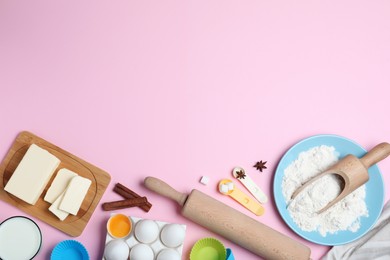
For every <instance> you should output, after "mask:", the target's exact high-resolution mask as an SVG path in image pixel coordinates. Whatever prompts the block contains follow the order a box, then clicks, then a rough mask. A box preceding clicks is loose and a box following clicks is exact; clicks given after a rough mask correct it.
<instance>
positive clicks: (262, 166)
mask: <svg viewBox="0 0 390 260" xmlns="http://www.w3.org/2000/svg"><path fill="white" fill-rule="evenodd" d="M266 163H267V161H265V162H263V161H260V162H256V164H255V165H253V167H255V168H256V169H257V170H259V171H261V172H263V169H267V167H266V166H265V164H266Z"/></svg>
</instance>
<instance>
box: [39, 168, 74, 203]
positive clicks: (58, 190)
mask: <svg viewBox="0 0 390 260" xmlns="http://www.w3.org/2000/svg"><path fill="white" fill-rule="evenodd" d="M75 176H77V173H75V172H72V171H71V170H68V169H66V168H62V169H60V170H59V171H58V173H57V175H56V177H55V178H54V180H53V182H52V184H51V185H50V188H49V189H48V190H47V192H46V195H45V197H44V200H45V201H47V202H49V203H54V201H55V200H56V199H57V198H58V196H60V195H61V194H62V193H64V191H65V190H66V187H68V184H69V182H70V180H71V179H72V178H73V177H75ZM58 205H59V203H58ZM58 205H57V207H58Z"/></svg>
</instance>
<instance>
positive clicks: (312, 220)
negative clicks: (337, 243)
mask: <svg viewBox="0 0 390 260" xmlns="http://www.w3.org/2000/svg"><path fill="white" fill-rule="evenodd" d="M337 161H338V154H337V152H336V151H335V148H334V147H333V146H326V145H321V146H316V147H313V148H311V149H309V150H307V151H304V152H301V153H300V154H299V155H298V158H297V159H296V160H295V161H293V162H292V163H291V164H290V165H289V166H288V167H287V168H286V169H285V170H284V176H283V182H282V191H283V196H284V198H285V201H286V203H287V205H288V208H287V209H288V211H289V213H290V215H291V217H292V219H293V220H294V222H295V223H296V224H297V226H298V227H299V228H301V229H302V230H304V231H309V232H310V231H318V232H319V233H320V234H321V235H322V236H326V235H327V234H328V233H329V234H334V233H336V232H337V231H344V230H349V231H352V232H356V231H357V230H358V229H359V228H360V217H367V216H368V210H367V206H366V203H365V196H366V190H365V185H363V186H361V187H360V188H358V189H357V190H355V191H354V192H353V193H351V194H350V195H348V196H347V197H345V198H344V199H343V200H341V201H340V202H339V203H336V204H335V205H334V206H333V207H331V208H329V209H328V210H327V211H325V212H323V213H322V214H318V213H317V212H318V211H319V210H320V209H322V208H323V207H324V206H326V205H327V204H328V203H329V202H331V201H332V200H333V199H334V198H336V197H337V196H338V195H339V194H340V192H341V188H342V181H341V180H340V178H339V177H338V176H337V175H335V174H331V175H326V176H324V177H321V178H320V179H319V180H317V181H315V182H314V183H312V184H311V185H309V186H308V187H307V188H305V189H304V190H303V191H302V192H301V193H300V194H298V196H297V197H296V198H295V199H293V200H291V196H292V194H293V192H294V191H295V190H296V189H297V188H298V187H300V186H301V185H303V184H304V183H305V182H306V181H308V180H309V179H311V178H313V177H314V176H316V175H318V174H319V173H321V172H323V171H325V170H326V169H327V168H329V167H330V166H332V165H334V164H335V163H336V162H337Z"/></svg>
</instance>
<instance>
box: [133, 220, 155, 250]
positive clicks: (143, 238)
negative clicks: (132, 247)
mask: <svg viewBox="0 0 390 260" xmlns="http://www.w3.org/2000/svg"><path fill="white" fill-rule="evenodd" d="M134 234H135V237H136V238H137V239H138V241H140V242H142V243H146V244H148V243H152V242H154V241H155V240H156V239H157V238H158V234H159V228H158V225H157V223H156V222H155V221H153V220H149V219H144V220H141V221H140V222H138V223H137V225H135V230H134Z"/></svg>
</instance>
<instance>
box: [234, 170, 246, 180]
mask: <svg viewBox="0 0 390 260" xmlns="http://www.w3.org/2000/svg"><path fill="white" fill-rule="evenodd" d="M236 174H237V177H236V178H237V179H245V177H246V175H245V172H244V171H243V170H241V171H236Z"/></svg>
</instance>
